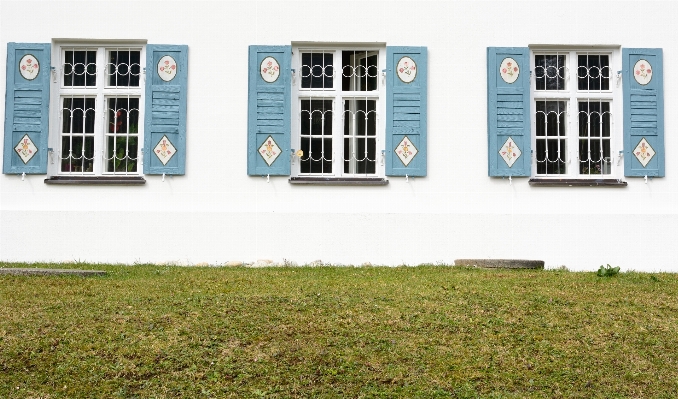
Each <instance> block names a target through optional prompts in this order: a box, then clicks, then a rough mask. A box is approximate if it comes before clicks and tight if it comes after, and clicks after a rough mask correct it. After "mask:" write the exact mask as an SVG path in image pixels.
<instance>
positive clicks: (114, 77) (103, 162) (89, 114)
mask: <svg viewBox="0 0 678 399" xmlns="http://www.w3.org/2000/svg"><path fill="white" fill-rule="evenodd" d="M58 54H59V57H60V59H59V64H60V65H61V67H60V69H59V73H58V75H59V77H58V79H57V83H58V85H59V100H58V101H59V106H58V109H59V117H60V119H59V123H58V125H59V126H58V129H59V134H58V135H56V136H57V137H58V140H59V143H58V145H56V146H55V147H56V148H57V154H58V160H59V162H58V163H57V166H56V168H57V170H56V173H57V174H60V175H138V174H140V173H141V170H142V168H141V162H140V160H141V157H140V153H141V146H140V144H141V143H142V140H143V119H142V114H141V110H142V107H143V92H144V87H143V86H144V77H143V74H142V70H143V67H142V65H144V64H145V51H144V48H143V46H142V47H139V46H136V47H134V46H130V47H112V46H97V47H94V46H61V47H60V48H59V52H58Z"/></svg>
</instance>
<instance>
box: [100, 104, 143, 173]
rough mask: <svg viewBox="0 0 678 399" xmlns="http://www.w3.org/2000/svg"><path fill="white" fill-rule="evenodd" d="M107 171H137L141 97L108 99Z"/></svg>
mask: <svg viewBox="0 0 678 399" xmlns="http://www.w3.org/2000/svg"><path fill="white" fill-rule="evenodd" d="M107 105H108V107H107V110H106V115H107V116H106V117H107V123H108V124H107V126H108V132H107V134H106V135H107V138H106V171H107V172H116V173H131V172H136V171H137V156H138V148H137V143H138V137H137V135H138V133H139V99H138V98H128V97H123V98H118V97H113V98H109V99H108V101H107Z"/></svg>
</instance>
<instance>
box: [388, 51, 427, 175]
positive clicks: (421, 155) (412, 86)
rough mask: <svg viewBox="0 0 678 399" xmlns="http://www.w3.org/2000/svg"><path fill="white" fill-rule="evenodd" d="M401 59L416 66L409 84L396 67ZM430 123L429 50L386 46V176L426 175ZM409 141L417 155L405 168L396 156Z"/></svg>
mask: <svg viewBox="0 0 678 399" xmlns="http://www.w3.org/2000/svg"><path fill="white" fill-rule="evenodd" d="M402 57H410V58H411V59H412V60H413V61H414V62H415V63H416V65H417V75H416V77H415V78H414V80H413V81H412V82H410V83H405V82H403V81H402V80H400V79H399V78H398V76H397V74H396V72H397V71H396V66H397V65H398V61H400V59H401V58H402ZM427 122H428V50H427V48H426V47H397V46H388V47H386V140H385V146H386V147H385V150H386V151H385V152H386V153H385V159H386V171H385V172H386V175H387V176H405V175H407V176H426V173H427V159H426V158H427V154H428V149H427V147H428V145H427ZM406 136H407V138H408V139H409V140H410V141H411V143H412V144H414V146H415V147H416V148H417V151H418V152H417V154H416V155H415V156H414V158H412V160H411V161H410V163H409V164H408V165H407V166H406V165H405V164H404V163H403V162H402V161H401V160H400V158H399V157H398V155H397V154H396V151H397V149H398V145H399V144H400V142H401V141H402V140H403V138H405V137H406Z"/></svg>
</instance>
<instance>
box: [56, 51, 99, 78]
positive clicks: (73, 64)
mask: <svg viewBox="0 0 678 399" xmlns="http://www.w3.org/2000/svg"><path fill="white" fill-rule="evenodd" d="M96 60H97V51H96V49H84V50H75V49H73V50H66V51H64V64H63V74H64V80H63V84H64V87H93V86H96V81H97V64H96Z"/></svg>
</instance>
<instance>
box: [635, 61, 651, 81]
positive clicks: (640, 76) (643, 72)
mask: <svg viewBox="0 0 678 399" xmlns="http://www.w3.org/2000/svg"><path fill="white" fill-rule="evenodd" d="M633 77H634V78H636V82H638V83H640V84H641V85H643V86H645V85H646V84H648V83H650V81H651V80H652V65H650V63H649V62H647V61H646V60H642V59H641V60H638V62H636V65H635V66H634V67H633Z"/></svg>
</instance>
